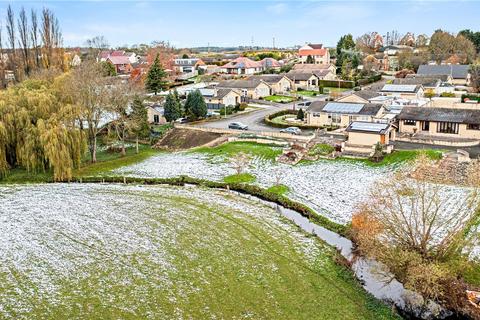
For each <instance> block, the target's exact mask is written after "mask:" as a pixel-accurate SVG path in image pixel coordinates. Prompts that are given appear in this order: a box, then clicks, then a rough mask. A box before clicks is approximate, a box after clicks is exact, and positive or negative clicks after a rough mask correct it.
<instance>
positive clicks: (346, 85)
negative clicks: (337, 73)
mask: <svg viewBox="0 0 480 320" xmlns="http://www.w3.org/2000/svg"><path fill="white" fill-rule="evenodd" d="M318 86H319V87H324V88H325V87H333V88H339V87H340V88H343V89H353V87H355V82H353V81H344V80H319V81H318Z"/></svg>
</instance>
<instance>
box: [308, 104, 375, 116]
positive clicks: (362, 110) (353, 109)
mask: <svg viewBox="0 0 480 320" xmlns="http://www.w3.org/2000/svg"><path fill="white" fill-rule="evenodd" d="M381 108H382V105H381V104H378V103H353V102H332V101H313V102H312V103H311V104H310V106H309V107H308V108H307V111H308V112H327V113H340V114H358V115H369V116H375V115H377V113H378V112H379V111H380V109H381Z"/></svg>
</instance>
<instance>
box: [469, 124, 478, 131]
mask: <svg viewBox="0 0 480 320" xmlns="http://www.w3.org/2000/svg"><path fill="white" fill-rule="evenodd" d="M467 130H480V124H468V125H467Z"/></svg>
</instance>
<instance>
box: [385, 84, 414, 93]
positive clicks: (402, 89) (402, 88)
mask: <svg viewBox="0 0 480 320" xmlns="http://www.w3.org/2000/svg"><path fill="white" fill-rule="evenodd" d="M421 87H422V86H421V85H415V84H386V85H384V86H383V88H382V90H381V91H382V92H397V93H415V92H418V90H419V89H420V88H421Z"/></svg>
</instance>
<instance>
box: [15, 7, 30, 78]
mask: <svg viewBox="0 0 480 320" xmlns="http://www.w3.org/2000/svg"><path fill="white" fill-rule="evenodd" d="M17 24H18V34H19V36H20V40H19V41H18V43H19V46H20V48H21V50H22V58H23V68H24V70H25V74H26V75H28V74H29V73H30V60H29V51H30V37H29V34H28V31H29V30H28V19H27V14H26V12H25V8H24V7H22V9H21V10H20V15H19V19H18V21H17Z"/></svg>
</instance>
